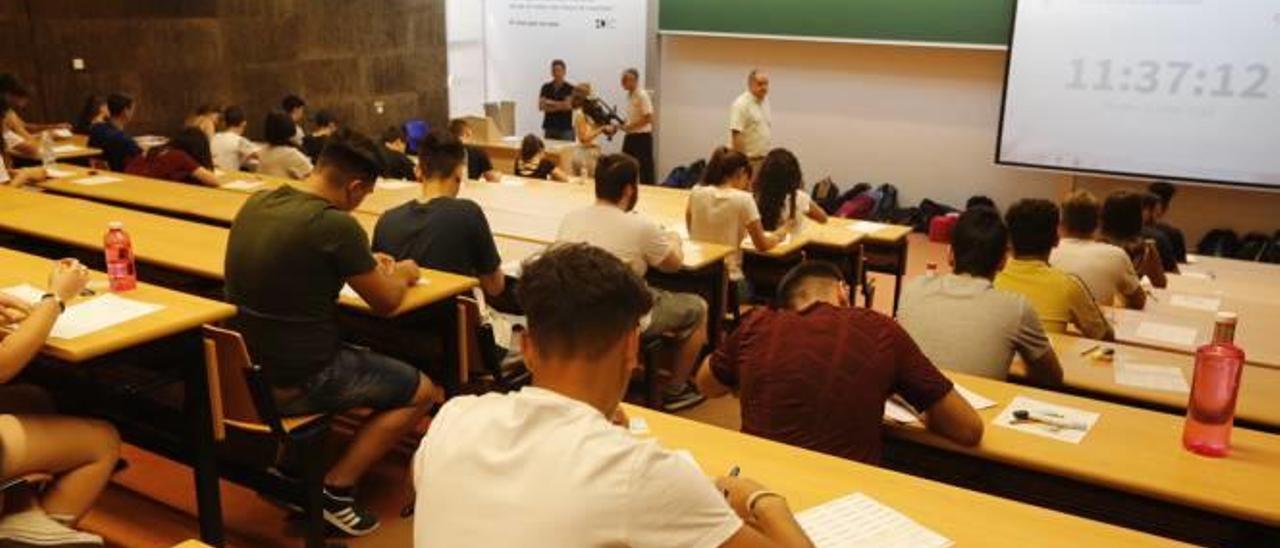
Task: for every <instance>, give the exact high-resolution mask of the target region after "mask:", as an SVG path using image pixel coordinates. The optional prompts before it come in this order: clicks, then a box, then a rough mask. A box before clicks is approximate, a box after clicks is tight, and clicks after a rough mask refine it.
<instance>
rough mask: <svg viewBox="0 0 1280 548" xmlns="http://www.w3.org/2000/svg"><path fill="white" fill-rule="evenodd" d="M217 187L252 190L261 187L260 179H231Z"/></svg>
mask: <svg viewBox="0 0 1280 548" xmlns="http://www.w3.org/2000/svg"><path fill="white" fill-rule="evenodd" d="M218 188H221V189H223V190H239V191H252V190H257V189H259V188H262V181H231V182H229V183H227V184H224V185H222V186H221V187H218Z"/></svg>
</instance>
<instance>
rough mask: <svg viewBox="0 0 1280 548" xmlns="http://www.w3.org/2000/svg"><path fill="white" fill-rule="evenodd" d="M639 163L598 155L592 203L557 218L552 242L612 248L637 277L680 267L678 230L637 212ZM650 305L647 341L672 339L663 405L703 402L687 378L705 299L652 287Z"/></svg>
mask: <svg viewBox="0 0 1280 548" xmlns="http://www.w3.org/2000/svg"><path fill="white" fill-rule="evenodd" d="M639 177H640V163H639V162H637V161H636V160H635V158H632V157H630V156H627V155H626V154H610V155H608V156H605V157H604V158H601V159H600V163H599V165H598V166H597V169H596V189H595V190H596V203H595V204H594V205H591V206H588V207H585V208H582V209H579V210H577V211H573V212H570V213H569V214H568V215H565V216H564V219H563V220H561V222H560V230H559V232H558V234H557V235H556V241H558V242H567V243H586V244H591V245H594V246H597V247H600V248H603V249H604V250H605V251H608V252H610V253H612V254H613V255H614V256H615V257H617V258H618V259H620V260H622V262H624V263H627V264H628V265H630V266H631V269H632V270H633V271H634V272H635V273H636V274H637V275H640V276H643V275H644V273H645V272H646V271H647V270H648V269H649V267H651V266H652V267H654V268H657V269H658V270H661V271H664V272H674V271H676V270H679V269H680V267H681V266H683V264H684V250H683V245H684V244H683V242H682V241H681V239H680V235H679V234H676V233H675V232H673V231H670V230H664V229H663V228H662V227H661V226H659V225H658V223H656V222H654V221H653V220H652V219H649V218H648V217H645V216H643V215H640V214H638V213H635V212H634V210H635V207H636V199H637V198H638V197H639V195H640V182H639ZM649 292H650V293H651V294H652V295H653V299H654V305H653V314H652V320H653V321H652V322H650V324H649V329H647V330H646V331H645V333H644V336H645V338H646V339H648V340H652V339H656V338H669V339H672V340H674V343H675V346H676V348H675V351H674V352H670V353H669V354H671V356H670V361H669V362H668V363H666V364H663V366H662V367H661V368H662V369H665V370H667V371H669V372H671V376H670V378H669V379H668V382H667V388H666V390H665V393H664V394H663V402H662V405H663V409H665V410H667V411H672V412H674V411H679V410H681V409H686V408H689V407H693V406H695V405H698V404H699V403H702V400H703V397H702V395H701V394H699V393H698V389H697V388H695V387H694V386H693V383H691V382H689V380H690V377H691V376H692V375H693V370H694V368H695V367H696V366H697V362H698V355H699V354H701V352H702V346H703V344H705V343H706V340H707V337H706V335H707V328H706V322H707V304H706V302H704V301H703V300H702V298H701V297H698V296H697V295H693V294H689V293H673V292H669V291H663V290H661V289H655V288H650V289H649ZM664 354H665V353H664Z"/></svg>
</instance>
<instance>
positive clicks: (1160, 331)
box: [1134, 321, 1198, 346]
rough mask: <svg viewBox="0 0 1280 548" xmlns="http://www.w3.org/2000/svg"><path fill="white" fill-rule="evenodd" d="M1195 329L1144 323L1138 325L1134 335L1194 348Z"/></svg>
mask: <svg viewBox="0 0 1280 548" xmlns="http://www.w3.org/2000/svg"><path fill="white" fill-rule="evenodd" d="M1197 334H1198V333H1197V332H1196V330H1195V328H1191V327H1183V326H1180V325H1169V324H1167V323H1159V322H1150V321H1147V322H1142V323H1141V324H1138V329H1137V331H1135V332H1134V335H1135V336H1137V337H1138V338H1139V339H1147V340H1150V341H1156V342H1162V343H1169V344H1174V345H1178V346H1192V345H1194V344H1195V343H1196V335H1197Z"/></svg>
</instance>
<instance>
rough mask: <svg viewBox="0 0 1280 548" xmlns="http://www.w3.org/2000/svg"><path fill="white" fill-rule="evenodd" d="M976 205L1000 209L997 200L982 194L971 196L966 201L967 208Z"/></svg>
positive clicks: (965, 206)
mask: <svg viewBox="0 0 1280 548" xmlns="http://www.w3.org/2000/svg"><path fill="white" fill-rule="evenodd" d="M975 207H989V208H991V209H998V208H997V207H996V201H995V200H992V199H991V198H990V197H988V196H985V195H982V194H977V195H974V196H970V197H969V200H968V201H966V202H965V203H964V208H965V209H973V208H975Z"/></svg>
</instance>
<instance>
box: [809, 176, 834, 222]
mask: <svg viewBox="0 0 1280 548" xmlns="http://www.w3.org/2000/svg"><path fill="white" fill-rule="evenodd" d="M809 195H810V196H812V197H813V203H815V204H818V207H820V208H822V210H823V211H825V212H827V215H830V214H832V213H835V212H836V208H839V207H840V202H839V201H838V200H839V199H840V187H838V186H836V184H835V183H834V182H832V181H831V177H827V178H826V179H823V180H821V181H818V182H816V183H813V191H812V192H810V193H809Z"/></svg>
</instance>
